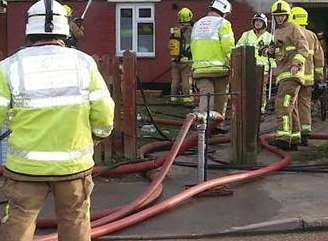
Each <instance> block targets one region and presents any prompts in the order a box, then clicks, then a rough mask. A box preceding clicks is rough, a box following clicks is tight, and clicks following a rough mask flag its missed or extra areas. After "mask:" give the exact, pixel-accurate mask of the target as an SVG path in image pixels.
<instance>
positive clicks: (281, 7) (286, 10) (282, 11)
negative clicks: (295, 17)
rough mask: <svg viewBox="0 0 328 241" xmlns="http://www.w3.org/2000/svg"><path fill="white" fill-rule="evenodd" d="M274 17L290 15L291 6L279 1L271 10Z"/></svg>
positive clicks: (281, 0)
mask: <svg viewBox="0 0 328 241" xmlns="http://www.w3.org/2000/svg"><path fill="white" fill-rule="evenodd" d="M271 13H272V15H289V14H290V6H289V4H288V3H287V2H285V1H283V0H278V1H276V2H274V3H273V4H272V8H271Z"/></svg>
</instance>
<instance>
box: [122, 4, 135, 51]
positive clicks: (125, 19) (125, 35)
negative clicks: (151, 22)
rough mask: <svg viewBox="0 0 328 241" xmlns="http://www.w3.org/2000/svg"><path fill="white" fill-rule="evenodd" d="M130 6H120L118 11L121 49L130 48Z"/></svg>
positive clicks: (131, 37)
mask: <svg viewBox="0 0 328 241" xmlns="http://www.w3.org/2000/svg"><path fill="white" fill-rule="evenodd" d="M132 14H133V12H132V8H122V9H121V12H120V33H121V36H120V43H121V50H125V49H132V39H133V36H132V33H133V31H132V28H133V26H132Z"/></svg>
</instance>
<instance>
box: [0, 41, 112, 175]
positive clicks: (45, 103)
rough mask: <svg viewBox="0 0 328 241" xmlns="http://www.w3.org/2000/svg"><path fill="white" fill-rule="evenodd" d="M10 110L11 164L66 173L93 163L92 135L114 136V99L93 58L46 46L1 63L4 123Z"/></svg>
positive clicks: (34, 171) (0, 116)
mask: <svg viewBox="0 0 328 241" xmlns="http://www.w3.org/2000/svg"><path fill="white" fill-rule="evenodd" d="M9 111H10V112H11V116H12V117H11V119H10V121H9V124H10V129H11V130H12V134H11V135H10V137H9V147H8V154H7V160H6V164H5V166H6V168H7V169H8V170H9V171H12V172H15V173H19V174H24V175H33V176H64V175H72V174H77V173H80V172H83V171H86V170H89V169H90V168H92V167H93V165H94V161H93V157H92V156H93V139H92V135H95V136H97V137H102V138H104V137H107V136H108V135H110V133H111V130H112V127H113V117H114V102H113V100H112V98H111V97H110V93H109V91H108V89H107V86H106V84H105V82H104V80H103V78H102V76H101V74H100V73H99V71H98V69H97V65H96V63H95V61H94V60H93V59H92V58H91V57H90V56H88V55H87V54H84V53H83V52H80V51H78V50H76V49H71V48H66V47H61V46H56V45H45V46H38V47H28V48H25V49H22V50H20V51H18V52H17V53H16V54H14V55H12V56H11V57H9V58H7V59H5V60H4V61H2V62H0V124H2V123H3V122H4V120H5V118H6V116H7V113H8V112H9Z"/></svg>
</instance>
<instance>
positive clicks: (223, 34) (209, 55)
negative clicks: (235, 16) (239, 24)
mask: <svg viewBox="0 0 328 241" xmlns="http://www.w3.org/2000/svg"><path fill="white" fill-rule="evenodd" d="M234 47H235V39H234V34H233V31H232V28H231V23H230V22H229V21H228V20H226V19H224V18H222V17H216V16H206V17H203V18H201V19H200V20H199V21H197V22H196V23H195V25H194V27H193V30H192V34H191V53H192V60H193V65H192V67H193V71H194V73H196V74H212V73H218V74H222V73H223V74H226V73H227V72H228V70H229V68H230V55H231V51H232V49H233V48H234Z"/></svg>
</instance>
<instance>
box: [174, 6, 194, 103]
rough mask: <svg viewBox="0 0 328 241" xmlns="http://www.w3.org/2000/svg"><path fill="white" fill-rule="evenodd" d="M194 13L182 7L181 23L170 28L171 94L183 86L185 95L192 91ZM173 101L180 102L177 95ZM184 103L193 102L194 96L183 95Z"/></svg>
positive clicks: (179, 13)
mask: <svg viewBox="0 0 328 241" xmlns="http://www.w3.org/2000/svg"><path fill="white" fill-rule="evenodd" d="M192 18H193V13H192V11H191V10H190V9H188V8H182V9H181V10H180V11H179V12H178V20H179V23H180V25H179V26H178V27H174V28H171V29H170V34H171V35H170V41H169V52H170V56H171V58H172V63H171V74H172V82H171V95H178V89H179V87H180V84H181V87H182V94H183V95H190V94H191V93H192V88H191V86H192V76H191V50H190V38H191V31H192V25H193V24H192ZM170 100H171V102H178V101H179V99H178V98H177V97H174V96H172V97H171V98H170ZM182 102H183V103H187V104H188V103H193V98H192V97H183V98H182Z"/></svg>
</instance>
